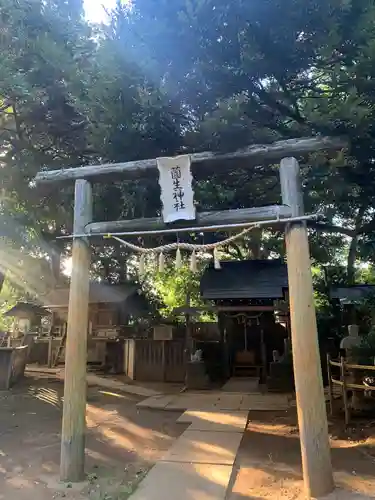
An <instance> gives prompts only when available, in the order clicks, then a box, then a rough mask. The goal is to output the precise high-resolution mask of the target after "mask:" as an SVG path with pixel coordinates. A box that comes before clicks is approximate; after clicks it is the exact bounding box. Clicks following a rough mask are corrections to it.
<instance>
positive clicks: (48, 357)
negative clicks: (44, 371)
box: [47, 335, 52, 368]
mask: <svg viewBox="0 0 375 500" xmlns="http://www.w3.org/2000/svg"><path fill="white" fill-rule="evenodd" d="M47 366H48V368H51V367H52V337H51V335H50V336H49V337H48V356H47Z"/></svg>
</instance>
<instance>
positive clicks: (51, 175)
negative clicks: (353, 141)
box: [35, 137, 346, 498]
mask: <svg viewBox="0 0 375 500" xmlns="http://www.w3.org/2000/svg"><path fill="white" fill-rule="evenodd" d="M344 147H346V142H345V141H344V140H342V139H340V138H327V137H313V138H304V139H303V138H302V139H292V140H287V141H280V142H275V143H273V144H268V145H256V146H250V147H247V148H245V149H242V150H240V151H236V152H234V153H228V154H213V153H207V152H205V153H198V154H196V153H195V154H192V155H191V163H192V166H193V167H194V165H195V164H199V165H200V167H203V166H209V165H212V164H218V165H222V164H224V167H225V168H227V169H230V168H231V167H232V168H233V167H235V166H236V165H238V163H239V161H240V160H243V163H242V164H241V168H249V167H250V166H253V165H259V164H262V163H263V164H264V163H268V164H269V163H274V162H276V161H280V160H281V162H280V184H281V195H282V202H283V205H281V206H279V207H277V219H276V218H275V216H276V212H275V207H274V206H273V207H264V208H261V209H259V208H250V209H244V210H228V211H225V212H206V213H202V214H198V216H197V221H196V224H197V225H198V224H199V225H204V224H207V225H208V224H209V225H211V226H212V225H215V224H218V225H220V226H221V227H222V228H223V225H225V224H228V225H229V224H234V223H238V224H241V223H246V222H247V223H249V222H251V221H262V220H263V221H273V222H277V221H278V220H279V219H283V218H284V219H291V220H290V221H289V222H288V223H287V225H286V231H285V240H286V252H287V264H288V278H289V297H290V314H291V330H292V349H293V363H294V378H295V387H296V398H297V410H298V424H299V431H300V441H301V453H302V465H303V476H304V483H305V489H306V494H307V496H308V497H309V498H310V497H311V496H313V497H318V496H322V495H326V494H328V493H330V492H331V491H332V490H333V488H334V483H333V475H332V466H331V456H330V445H329V436H328V426H327V415H326V408H325V399H324V392H323V382H322V374H321V364H320V355H319V349H318V336H317V326H316V317H315V308H314V301H313V287H312V277H311V269H310V255H309V244H308V233H307V229H306V224H305V221H304V220H303V219H304V209H303V201H302V192H301V184H300V180H299V165H298V162H297V160H296V157H301V156H305V155H306V154H308V153H310V152H313V151H318V150H327V151H329V150H332V151H334V150H338V149H342V148H344ZM156 168H157V162H156V159H152V160H140V161H131V162H128V163H113V164H112V163H111V164H106V165H95V166H83V167H76V168H68V169H61V170H54V171H41V172H39V173H38V174H37V176H36V178H35V181H36V184H37V185H40V184H48V183H62V182H69V181H75V201H74V230H73V235H72V237H73V254H72V276H71V282H70V297H69V312H68V330H67V331H68V334H67V342H66V357H65V387H64V410H63V422H62V436H61V464H60V475H61V480H63V481H72V482H74V481H80V480H82V479H83V477H84V457H85V431H86V424H85V415H86V356H87V327H88V299H89V268H90V245H89V243H88V237H86V235H87V236H89V235H94V234H105V233H108V232H114V231H124V232H130V233H132V232H133V233H132V234H136V233H134V231H139V232H141V233H142V234H150V232H149V231H151V234H152V232H155V231H158V230H163V229H165V228H166V227H167V226H166V225H165V224H164V223H163V221H162V220H161V219H160V218H155V219H139V220H132V221H131V220H130V221H129V220H128V221H114V222H93V221H92V187H91V183H90V181H92V182H100V181H101V180H102V178H103V177H104V176H107V178H108V176H110V177H112V178H113V176H117V177H120V178H134V177H135V178H137V177H140V176H141V175H142V174H144V173H145V172H146V171H150V170H156ZM193 172H194V170H193ZM177 227H178V226H176V225H174V226H173V230H176V229H177Z"/></svg>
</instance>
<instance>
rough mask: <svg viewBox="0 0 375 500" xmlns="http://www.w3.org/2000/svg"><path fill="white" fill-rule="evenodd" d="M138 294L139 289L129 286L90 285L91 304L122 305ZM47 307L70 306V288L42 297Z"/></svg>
mask: <svg viewBox="0 0 375 500" xmlns="http://www.w3.org/2000/svg"><path fill="white" fill-rule="evenodd" d="M136 292H137V287H136V286H134V285H131V284H128V285H109V284H108V283H97V282H92V283H90V296H89V304H97V303H105V304H111V303H120V302H125V301H126V300H128V298H129V297H130V296H132V295H134V294H135V293H136ZM41 300H42V301H43V304H44V305H45V306H46V307H65V306H68V304H69V287H64V288H55V289H54V290H51V291H50V292H49V293H47V294H46V295H45V296H44V297H41Z"/></svg>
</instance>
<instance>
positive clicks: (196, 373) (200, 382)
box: [186, 361, 209, 390]
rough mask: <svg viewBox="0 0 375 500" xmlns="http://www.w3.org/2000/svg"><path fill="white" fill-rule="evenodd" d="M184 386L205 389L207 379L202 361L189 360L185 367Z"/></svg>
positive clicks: (207, 382)
mask: <svg viewBox="0 0 375 500" xmlns="http://www.w3.org/2000/svg"><path fill="white" fill-rule="evenodd" d="M186 386H187V388H188V389H193V390H201V389H207V388H208V386H209V379H208V376H207V374H206V367H205V364H204V362H203V361H194V362H192V361H190V362H189V363H188V364H187V368H186Z"/></svg>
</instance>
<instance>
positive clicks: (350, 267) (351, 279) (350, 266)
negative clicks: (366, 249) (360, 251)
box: [346, 235, 358, 285]
mask: <svg viewBox="0 0 375 500" xmlns="http://www.w3.org/2000/svg"><path fill="white" fill-rule="evenodd" d="M357 245H358V236H357V235H356V236H354V237H353V238H352V241H351V242H350V245H349V253H348V262H347V271H346V272H347V280H348V285H354V283H355V268H354V265H355V260H356V256H357Z"/></svg>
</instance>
